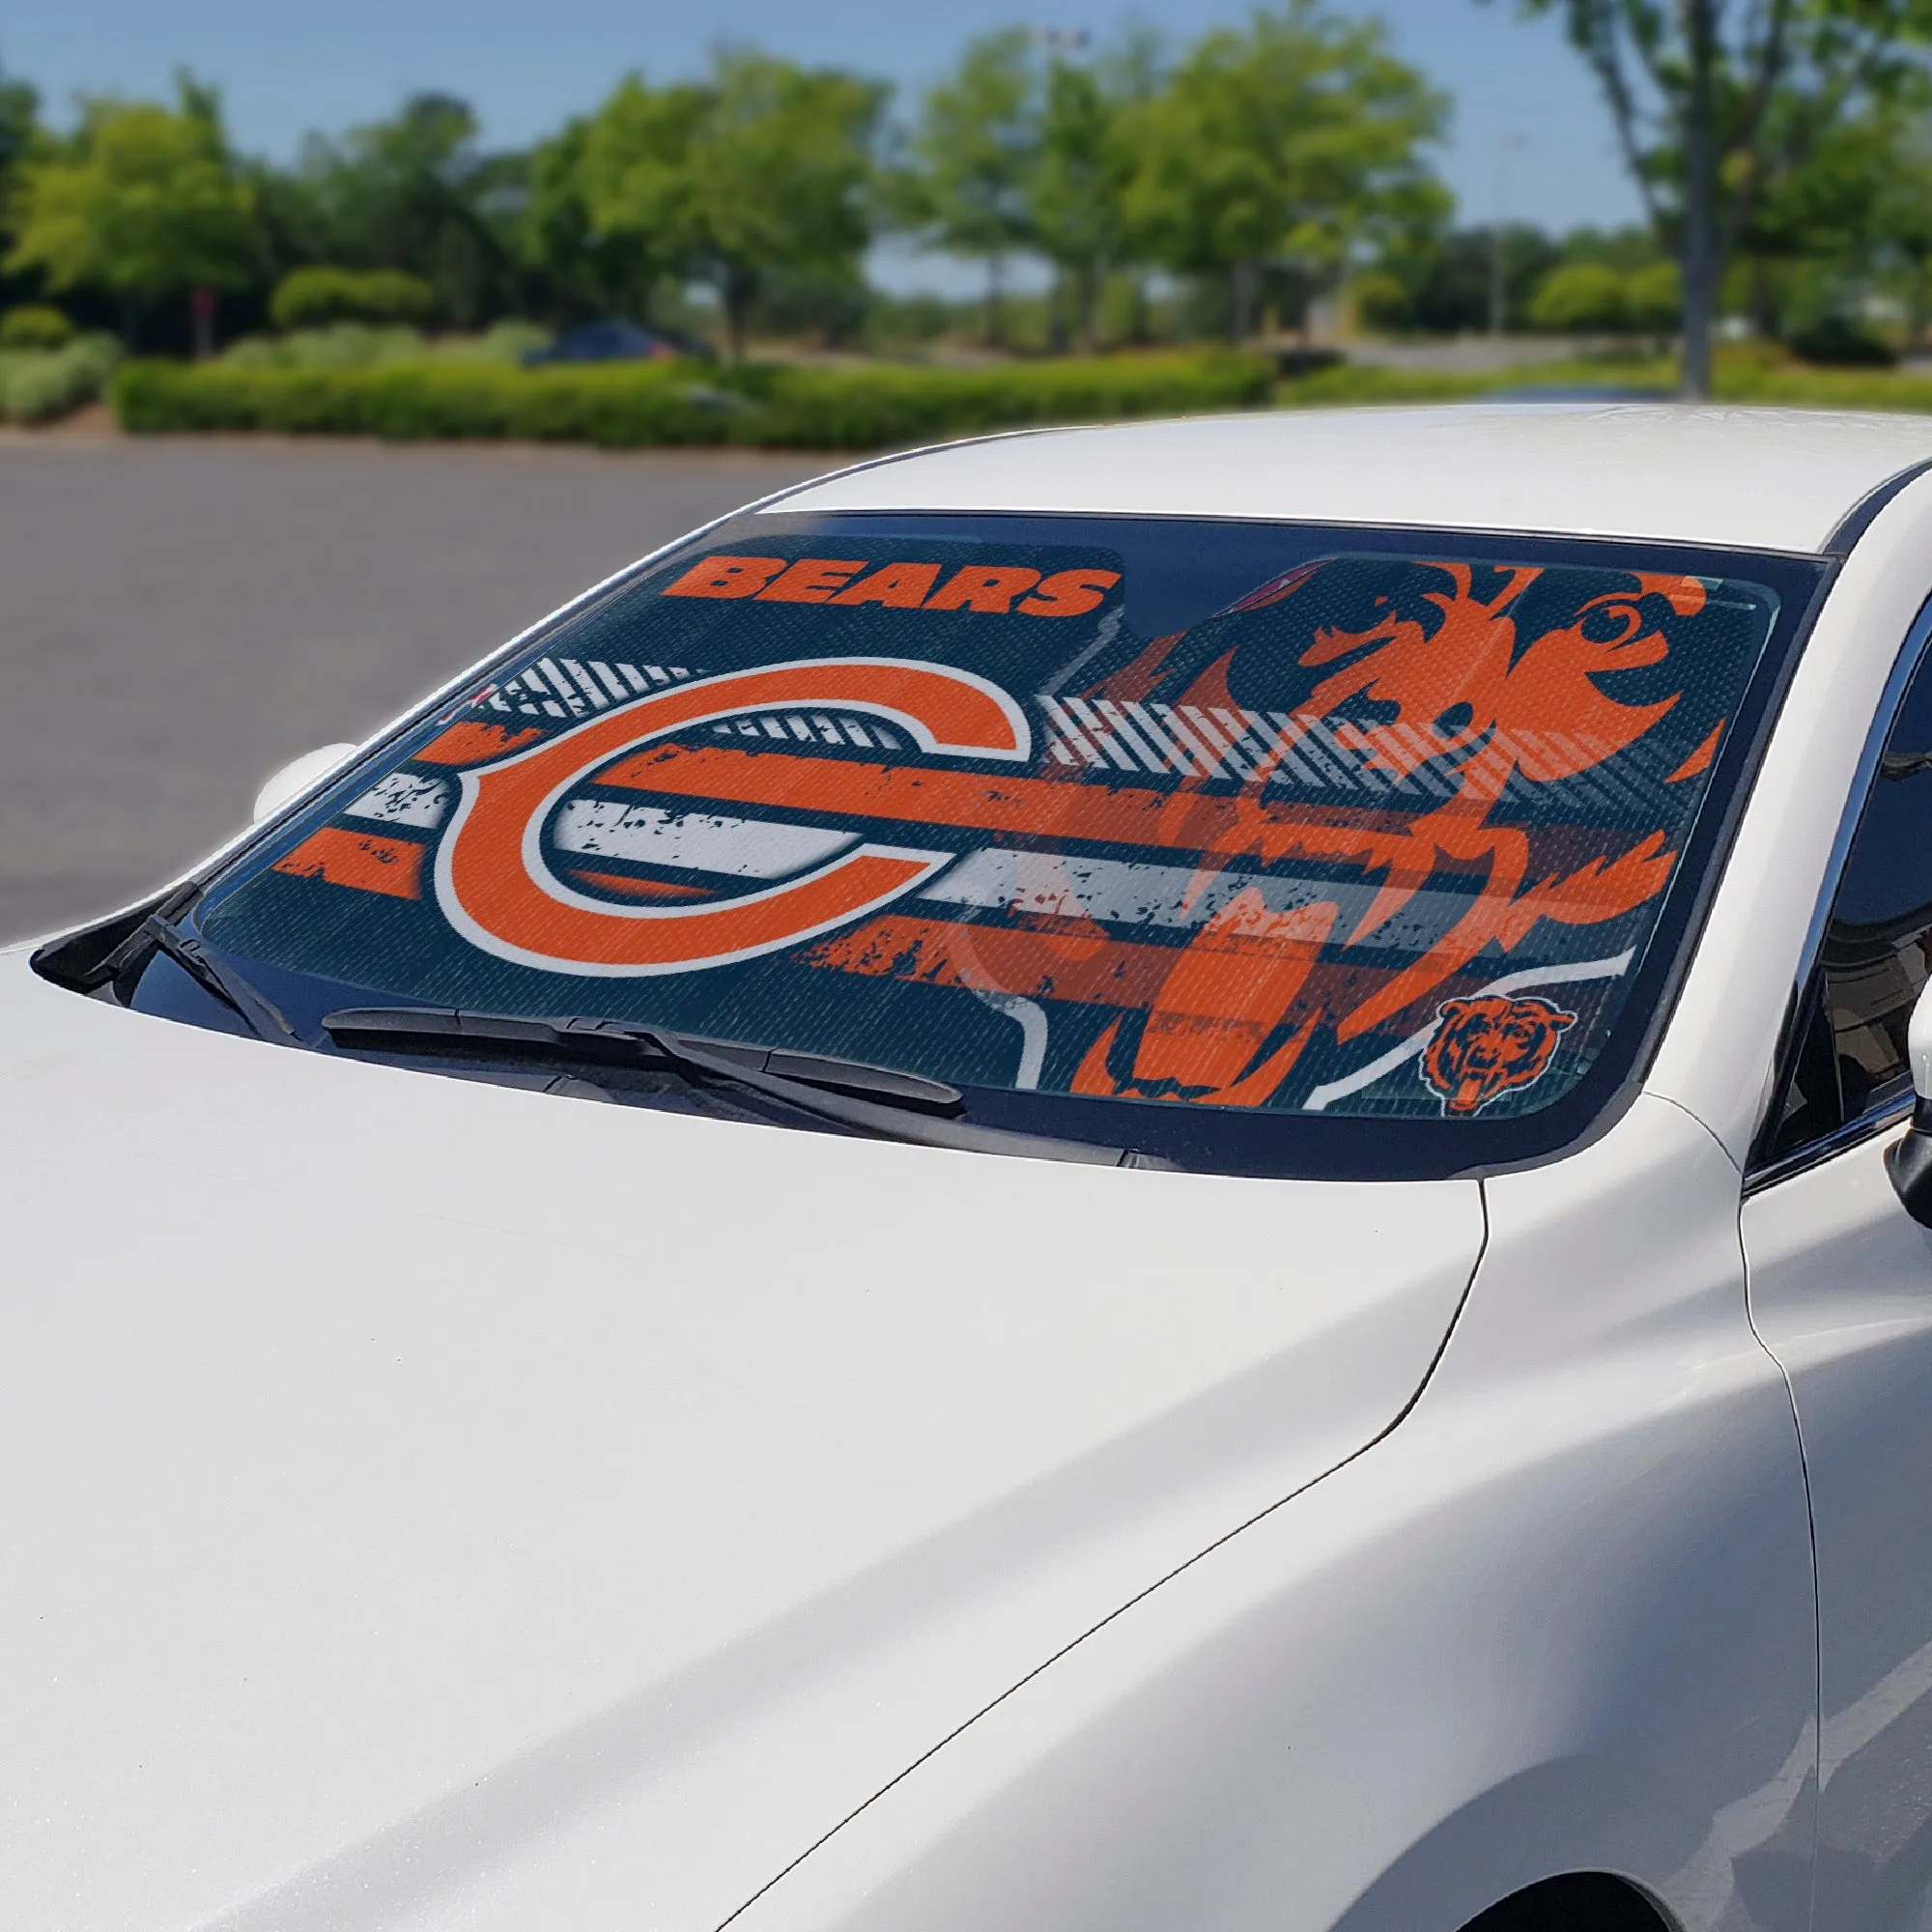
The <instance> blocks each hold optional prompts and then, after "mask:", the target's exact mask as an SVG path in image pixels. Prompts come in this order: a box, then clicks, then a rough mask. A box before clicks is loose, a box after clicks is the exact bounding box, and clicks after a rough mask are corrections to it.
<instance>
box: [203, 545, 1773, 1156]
mask: <svg viewBox="0 0 1932 1932" xmlns="http://www.w3.org/2000/svg"><path fill="white" fill-rule="evenodd" d="M1693 563H1694V564H1696V565H1698V567H1697V568H1695V569H1693V568H1691V567H1690V564H1693ZM1800 569H1801V567H1799V566H1795V565H1793V564H1792V562H1791V561H1790V560H1788V559H1762V560H1758V559H1750V560H1747V561H1746V562H1744V563H1742V564H1740V563H1737V562H1735V560H1733V564H1732V567H1731V568H1729V569H1725V570H1722V571H1721V572H1719V573H1715V574H1714V573H1713V571H1712V570H1711V569H1710V568H1709V567H1708V560H1705V559H1701V558H1689V559H1685V558H1682V557H1679V556H1676V555H1674V554H1672V553H1670V552H1669V551H1668V550H1666V549H1664V548H1663V547H1659V546H1650V547H1648V548H1647V550H1646V552H1645V553H1644V554H1632V551H1631V547H1615V546H1608V545H1583V544H1573V545H1569V546H1567V547H1565V546H1555V545H1551V544H1549V543H1542V544H1537V543H1531V542H1527V541H1525V542H1523V543H1520V544H1519V545H1516V546H1515V547H1514V548H1512V546H1510V545H1508V544H1505V543H1502V542H1501V541H1500V540H1496V541H1490V540H1482V541H1471V540H1468V539H1461V538H1454V537H1447V536H1435V537H1422V536H1418V535H1417V534H1416V533H1406V534H1404V535H1403V536H1402V537H1400V538H1399V539H1398V538H1397V537H1396V536H1395V535H1393V534H1378V533H1373V532H1361V531H1356V532H1352V533H1348V534H1347V535H1346V536H1343V535H1339V534H1338V533H1335V532H1327V533H1324V532H1321V531H1318V530H1312V529H1308V528H1300V527H1296V528H1288V527H1281V526H1276V527H1271V526H1265V525H1245V526H1215V525H1209V524H1191V525H1190V524H1184V523H1177V522H1172V521H1167V522H1161V521H1157V520H1146V521H1143V522H1138V523H1137V522H1134V521H1132V520H1114V521H1112V522H1111V523H1109V524H1107V525H1105V526H1102V525H1100V524H1099V523H1097V522H1095V521H1090V520H1070V519H1069V520H1057V519H1053V518H1046V517H1037V518H1025V519H1023V518H1016V517H1006V518H986V519H971V518H947V519H925V520H922V519H919V518H915V517H900V518H897V519H893V518H883V517H869V518H868V517H857V516H854V517H839V518H825V517H820V518H815V519H810V520H808V519H805V518H798V517H792V518H786V517H782V516H780V517H773V516H764V517H747V518H742V519H740V520H738V522H737V523H735V524H734V525H731V526H726V528H725V529H724V530H723V531H720V532H715V533H713V534H712V536H711V537H709V538H708V539H707V540H706V541H705V542H704V543H703V544H702V545H701V547H698V548H695V549H687V550H685V551H683V552H681V553H679V554H676V555H674V556H673V557H671V558H670V559H669V560H668V561H667V562H664V563H661V564H659V565H657V566H656V567H653V568H652V569H650V570H649V571H647V572H645V573H642V574H641V575H638V576H635V577H633V578H632V579H631V580H629V581H628V582H624V583H622V584H621V585H619V586H618V587H617V588H616V589H614V590H613V591H612V592H611V593H610V594H608V595H606V596H605V597H604V598H602V599H601V600H600V601H598V602H596V603H595V604H593V605H592V606H590V607H589V608H588V609H586V610H584V611H581V612H579V613H577V614H576V615H574V616H572V617H570V618H567V619H566V620H564V621H563V622H562V623H560V624H559V625H557V626H554V627H553V628H551V629H550V630H549V631H548V632H547V633H546V634H544V635H543V636H542V638H541V639H540V641H539V642H537V643H536V644H534V645H532V646H528V647H526V648H525V649H524V650H523V651H522V652H521V653H520V654H519V655H517V656H515V657H513V658H510V659H507V660H504V661H502V662H500V663H499V664H498V665H497V667H496V668H494V669H493V670H492V671H491V673H490V674H489V675H488V676H487V678H485V679H484V680H482V681H481V682H479V683H478V684H477V685H476V686H475V687H474V688H473V689H472V690H470V691H469V692H468V693H467V694H466V695H465V696H463V697H462V699H461V700H460V701H458V702H456V703H454V704H452V705H449V706H448V707H446V708H445V709H444V710H442V711H441V712H440V713H439V714H438V716H437V717H435V718H434V719H430V720H424V721H421V722H420V723H419V724H418V725H416V726H414V727H413V728H412V730H410V731H409V732H408V733H406V734H405V735H404V736H403V737H402V738H400V739H398V740H397V741H396V742H394V743H393V744H392V745H391V746H390V748H389V749H388V751H387V752H386V753H384V755H383V756H382V758H381V759H380V761H379V762H377V763H376V764H374V765H372V766H368V767H365V768H364V769H363V771H362V772H361V773H359V774H358V775H357V776H356V778H355V781H354V783H353V785H351V786H346V787H343V788H339V789H338V791H337V792H336V793H335V794H333V795H332V796H331V797H330V798H329V799H328V800H327V802H326V803H325V805H323V806H322V807H321V808H320V809H319V810H316V811H313V812H311V813H310V814H309V815H308V816H307V817H306V818H304V819H302V820H300V821H298V822H297V823H294V824H292V825H291V826H289V827H287V828H284V829H279V830H278V831H277V833H276V834H275V835H274V836H273V837H272V838H270V840H269V841H267V842H266V843H264V844H263V845H262V846H260V847H258V848H257V849H256V850H254V851H253V852H251V853H250V854H249V855H247V857H246V858H245V859H244V860H243V861H242V862H241V864H240V865H238V866H237V867H234V868H232V869H231V871H230V873H229V874H227V875H226V876H225V877H223V878H222V879H221V880H219V881H217V882H216V884H215V886H214V888H213V890H212V891H211V893H210V895H209V896H208V899H207V901H206V903H205V906H204V908H203V911H202V914H201V918H200V928H201V930H202V932H203V933H204V934H205V936H206V937H207V939H208V940H209V941H210V942H211V943H212V944H213V945H215V946H217V947H218V948H220V949H222V950H223V951H224V952H227V953H228V954H230V955H232V956H234V957H236V958H238V959H241V960H242V961H252V962H256V963H257V964H258V965H259V966H260V967H264V968H267V969H269V970H270V975H271V977H272V980H273V989H274V992H275V997H276V998H277V1000H278V1001H279V1002H281V1003H282V1004H283V1006H284V1008H285V1009H291V1002H293V1004H294V1007H300V1006H301V1005H302V1000H301V998H300V996H299V988H300V986H301V984H302V983H303V982H305V981H312V982H313V986H314V992H313V997H312V998H311V999H310V1000H309V1002H308V1007H309V1009H310V1010H311V1011H319V1010H322V1009H325V1008H327V1006H328V1005H330V1004H342V1003H343V1002H344V998H345V992H344V989H353V991H354V993H355V997H356V998H357V999H358V1000H359V999H366V997H367V996H368V995H369V994H370V993H371V992H375V993H380V995H381V996H382V997H383V998H384V999H385V1000H391V1001H393V1000H402V1001H406V1002H422V1003H425V1004H434V1005H439V1006H445V1007H458V1008H465V1009H489V1010H493V1011H500V1012H526V1013H530V1014H557V1013H572V1014H596V1015H603V1016H609V1017H613V1018H622V1019H626V1020H632V1021H638V1022H641V1023H648V1024H652V1025H659V1026H664V1027H667V1028H674V1029H675V1030H677V1031H678V1032H679V1033H681V1034H684V1035H686V1036H692V1037H703V1038H711V1039H719V1040H730V1041H744V1042H753V1043H756V1044H759V1045H763V1046H767V1047H772V1048H778V1049H783V1050H786V1051H790V1052H795V1053H805V1054H823V1055H834V1056H839V1057H843V1058H846V1059H854V1060H861V1061H864V1062H867V1063H868V1064H873V1065H887V1066H893V1067H897V1068H902V1069H904V1070H906V1071H908V1072H911V1073H916V1074H920V1075H923V1076H926V1077H928V1078H930V1079H934V1080H939V1081H944V1082H947V1083H950V1084H952V1085H953V1086H956V1087H958V1088H960V1089H961V1090H962V1091H964V1092H966V1093H967V1094H969V1095H970V1096H971V1097H972V1101H973V1104H974V1105H975V1106H976V1107H977V1108H979V1109H980V1111H981V1112H982V1113H983V1114H985V1115H986V1117H987V1118H994V1117H997V1118H1000V1119H1003V1120H1009V1119H1012V1118H1015V1114H1014V1110H1015V1109H1020V1110H1025V1109H1033V1110H1035V1111H1036V1113H1037V1111H1038V1110H1043V1109H1046V1110H1051V1111H1052V1115H1053V1118H1052V1121H1051V1123H1050V1129H1049V1130H1051V1131H1054V1132H1057V1133H1060V1134H1074V1135H1078V1134H1083V1133H1089V1132H1091V1133H1092V1134H1093V1135H1094V1136H1095V1137H1104V1138H1109V1139H1118V1140H1122V1144H1123V1145H1135V1144H1139V1145H1146V1146H1150V1147H1163V1146H1164V1147H1167V1148H1169V1150H1170V1151H1177V1152H1179V1153H1181V1154H1182V1155H1185V1156H1188V1157H1191V1158H1193V1159H1195V1160H1197V1161H1201V1162H1204V1163H1206V1164H1221V1165H1230V1166H1233V1167H1235V1168H1237V1169H1241V1170H1244V1171H1245V1170H1255V1169H1259V1170H1260V1171H1281V1164H1280V1163H1277V1162H1275V1161H1273V1160H1266V1161H1262V1160H1258V1159H1257V1158H1256V1157H1254V1156H1253V1155H1251V1154H1249V1155H1229V1154H1227V1153H1226V1151H1225V1150H1224V1151H1223V1152H1222V1153H1220V1154H1217V1153H1215V1152H1214V1148H1215V1145H1216V1143H1215V1139H1214V1136H1215V1135H1216V1133H1217V1132H1219V1128H1218V1126H1217V1125H1216V1124H1215V1123H1216V1122H1226V1121H1233V1120H1236V1119H1239V1120H1241V1121H1243V1122H1251V1123H1254V1122H1288V1121H1293V1122H1296V1123H1297V1131H1296V1139H1297V1141H1299V1142H1305V1141H1306V1139H1307V1137H1308V1135H1309V1133H1311V1132H1313V1131H1314V1130H1315V1129H1317V1128H1318V1127H1321V1126H1323V1125H1327V1124H1329V1123H1332V1124H1333V1126H1334V1128H1335V1129H1336V1130H1337V1131H1341V1130H1343V1128H1344V1126H1345V1123H1348V1122H1354V1123H1357V1126H1356V1128H1355V1129H1354V1131H1355V1135H1356V1143H1357V1144H1360V1124H1361V1123H1366V1122H1383V1123H1387V1125H1388V1126H1389V1127H1390V1128H1392V1129H1394V1128H1398V1127H1402V1128H1404V1129H1405V1130H1406V1127H1407V1126H1408V1125H1409V1124H1420V1123H1425V1122H1426V1123H1431V1124H1432V1125H1433V1127H1434V1129H1435V1133H1436V1136H1437V1138H1438V1139H1439V1138H1441V1137H1443V1136H1446V1135H1453V1134H1456V1133H1463V1134H1464V1135H1465V1136H1466V1135H1467V1134H1468V1133H1469V1132H1471V1131H1473V1130H1475V1129H1477V1128H1479V1127H1480V1126H1482V1125H1483V1124H1485V1123H1497V1122H1526V1121H1528V1120H1529V1119H1530V1118H1531V1117H1534V1116H1536V1115H1538V1114H1540V1113H1543V1112H1545V1111H1546V1110H1548V1109H1550V1108H1551V1107H1554V1106H1556V1105H1558V1103H1560V1102H1562V1101H1563V1100H1564V1099H1565V1097H1566V1096H1567V1095H1570V1094H1573V1092H1575V1091H1576V1090H1577V1088H1578V1085H1579V1083H1581V1082H1583V1081H1585V1080H1586V1079H1587V1077H1588V1076H1589V1075H1590V1073H1591V1070H1592V1068H1593V1066H1594V1065H1596V1064H1597V1063H1598V1062H1599V1060H1600V1058H1601V1057H1602V1056H1603V1054H1604V1052H1605V1046H1606V1043H1607V1042H1609V1041H1610V1040H1611V1038H1612V1037H1613V1036H1614V1035H1615V1034H1616V1033H1617V1030H1618V1028H1619V1026H1620V1024H1621V1023H1622V1019H1623V1016H1624V1014H1625V1009H1626V1008H1627V1006H1628V1004H1629V1002H1630V1001H1631V999H1632V996H1633V988H1634V987H1635V986H1636V985H1637V983H1638V980H1639V977H1640V973H1641V970H1642V968H1643V966H1644V962H1645V961H1646V958H1647V956H1649V955H1650V953H1651V952H1652V950H1653V945H1654V941H1655V938H1656V935H1657V932H1658V929H1659V925H1660V920H1661V918H1662V913H1663V910H1664V908H1665V906H1666V904H1667V903H1669V902H1670V900H1671V898H1672V895H1673V892H1674V891H1675V890H1676V887H1677V881H1678V879H1679V875H1680V874H1681V873H1682V872H1683V871H1684V870H1685V868H1686V853H1687V850H1688V849H1689V846H1690V840H1691V838H1692V833H1693V828H1694V826H1695V825H1696V823H1697V821H1698V819H1699V814H1700V811H1702V810H1703V809H1704V806H1705V802H1706V798H1707V795H1708V794H1709V792H1710V790H1711V788H1712V786H1713V784H1714V781H1716V779H1717V777H1718V775H1719V771H1720V769H1721V768H1722V766H1723V763H1724V754H1725V752H1726V748H1727V746H1728V745H1729V744H1730V742H1731V737H1732V734H1733V733H1734V731H1735V729H1736V728H1737V721H1738V719H1739V717H1740V715H1741V711H1742V710H1743V709H1744V708H1745V706H1746V701H1747V693H1748V692H1749V691H1750V689H1751V687H1752V680H1753V676H1754V673H1756V672H1757V670H1758V668H1759V667H1760V662H1761V660H1762V659H1763V658H1764V656H1765V652H1766V645H1767V642H1768V641H1769V640H1770V639H1772V637H1773V635H1774V633H1775V631H1776V629H1777V627H1778V625H1779V621H1780V611H1782V610H1783V609H1784V606H1785V604H1786V603H1787V601H1789V600H1791V598H1792V595H1793V592H1794V591H1796V593H1797V596H1798V600H1799V601H1803V597H1804V591H1805V590H1806V589H1808V587H1809V586H1808V582H1807V581H1803V580H1801V581H1799V582H1793V580H1794V579H1797V578H1799V572H1800ZM1156 621H1165V622H1166V623H1167V624H1168V628H1165V629H1162V630H1160V631H1154V630H1153V629H1152V628H1151V625H1152V623H1153V622H1156ZM1786 629H1787V630H1788V629H1789V623H1788V621H1787V623H1786ZM1122 1109H1125V1110H1130V1113H1131V1115H1132V1117H1133V1119H1134V1121H1135V1122H1137V1125H1136V1126H1135V1131H1134V1133H1133V1135H1132V1136H1124V1135H1123V1129H1122V1124H1121V1122H1122V1120H1123V1119H1126V1118H1128V1116H1127V1115H1124V1114H1123V1113H1122ZM1083 1110H1092V1124H1091V1126H1089V1125H1087V1124H1083ZM1102 1115H1104V1116H1105V1118H1104V1119H1102V1118H1101V1116H1102ZM1240 1131H1241V1132H1243V1133H1245V1134H1247V1135H1248V1136H1249V1140H1250V1141H1251V1142H1252V1139H1253V1136H1254V1135H1255V1134H1256V1133H1257V1132H1259V1131H1261V1128H1260V1127H1259V1126H1257V1125H1253V1124H1250V1125H1248V1126H1245V1127H1243V1128H1242V1129H1241V1130H1240ZM1410 1164H1411V1165H1412V1164H1413V1163H1410ZM1437 1164H1438V1165H1439V1164H1440V1163H1439V1162H1438V1163H1437ZM1450 1164H1451V1165H1453V1164H1454V1163H1453V1162H1451V1163H1450ZM1287 1165H1288V1167H1289V1168H1291V1169H1292V1168H1293V1161H1290V1162H1288V1163H1287ZM1424 1165H1425V1166H1427V1165H1428V1163H1424Z"/></svg>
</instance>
